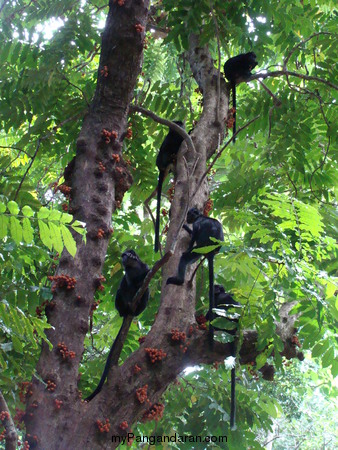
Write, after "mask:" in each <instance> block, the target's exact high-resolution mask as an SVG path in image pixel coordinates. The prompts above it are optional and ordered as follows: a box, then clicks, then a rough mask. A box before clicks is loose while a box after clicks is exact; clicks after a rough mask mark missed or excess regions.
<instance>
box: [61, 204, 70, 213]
mask: <svg viewBox="0 0 338 450" xmlns="http://www.w3.org/2000/svg"><path fill="white" fill-rule="evenodd" d="M61 208H62V211H64V212H68V210H69V209H70V208H69V205H68V203H62V205H61Z"/></svg>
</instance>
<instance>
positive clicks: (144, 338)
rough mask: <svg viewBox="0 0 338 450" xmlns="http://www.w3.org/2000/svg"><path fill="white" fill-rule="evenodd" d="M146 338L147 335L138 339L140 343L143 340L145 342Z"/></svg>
mask: <svg viewBox="0 0 338 450" xmlns="http://www.w3.org/2000/svg"><path fill="white" fill-rule="evenodd" d="M145 340H146V337H145V336H141V337H139V338H138V341H139V343H140V344H143V342H144V341H145Z"/></svg>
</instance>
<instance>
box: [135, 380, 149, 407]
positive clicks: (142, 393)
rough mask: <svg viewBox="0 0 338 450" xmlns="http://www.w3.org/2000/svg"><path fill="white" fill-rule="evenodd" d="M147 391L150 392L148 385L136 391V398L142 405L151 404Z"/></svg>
mask: <svg viewBox="0 0 338 450" xmlns="http://www.w3.org/2000/svg"><path fill="white" fill-rule="evenodd" d="M147 390H148V385H147V384H145V385H144V386H143V387H140V388H138V389H136V398H137V400H138V401H139V402H140V403H144V402H148V403H150V401H149V399H148V394H147Z"/></svg>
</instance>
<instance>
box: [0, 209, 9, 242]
mask: <svg viewBox="0 0 338 450" xmlns="http://www.w3.org/2000/svg"><path fill="white" fill-rule="evenodd" d="M8 222H9V218H8V217H6V216H4V215H0V239H3V238H4V237H5V236H7V226H8Z"/></svg>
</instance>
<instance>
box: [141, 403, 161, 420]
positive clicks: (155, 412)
mask: <svg viewBox="0 0 338 450" xmlns="http://www.w3.org/2000/svg"><path fill="white" fill-rule="evenodd" d="M163 411H164V405H163V404H162V403H154V405H152V406H151V407H150V408H149V409H147V411H146V412H145V413H144V414H143V416H142V419H141V420H142V422H149V421H151V420H156V421H158V420H160V419H162V417H163Z"/></svg>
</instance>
